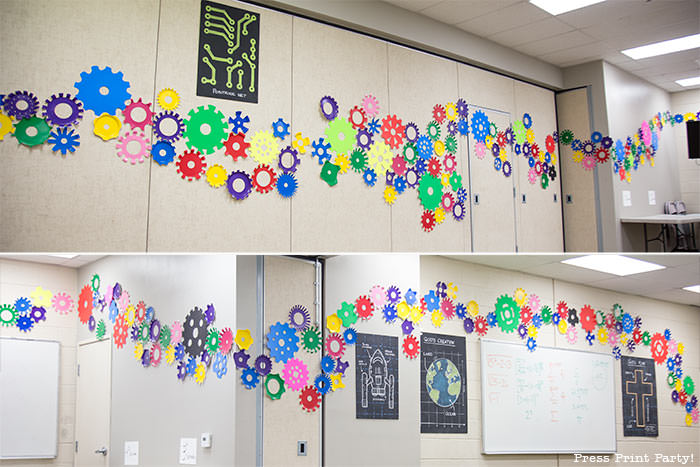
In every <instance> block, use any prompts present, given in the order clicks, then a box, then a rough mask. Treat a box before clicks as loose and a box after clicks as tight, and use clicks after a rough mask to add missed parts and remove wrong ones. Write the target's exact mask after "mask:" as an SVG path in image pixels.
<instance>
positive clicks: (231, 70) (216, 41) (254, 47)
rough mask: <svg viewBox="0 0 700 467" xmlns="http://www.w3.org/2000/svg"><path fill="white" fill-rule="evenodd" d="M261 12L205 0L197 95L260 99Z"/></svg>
mask: <svg viewBox="0 0 700 467" xmlns="http://www.w3.org/2000/svg"><path fill="white" fill-rule="evenodd" d="M259 53H260V15H259V14H258V13H253V12H250V11H246V10H241V9H240V8H234V7H231V6H226V5H221V4H219V3H214V2H209V1H206V0H204V1H202V8H201V12H200V20H199V59H198V62H197V95H198V96H206V97H216V98H217V99H230V100H234V101H243V102H254V103H257V102H258V88H259V83H258V55H259Z"/></svg>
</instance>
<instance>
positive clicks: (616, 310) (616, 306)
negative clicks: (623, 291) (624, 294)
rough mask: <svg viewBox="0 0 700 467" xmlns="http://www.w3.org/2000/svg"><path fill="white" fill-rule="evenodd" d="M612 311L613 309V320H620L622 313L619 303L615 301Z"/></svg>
mask: <svg viewBox="0 0 700 467" xmlns="http://www.w3.org/2000/svg"><path fill="white" fill-rule="evenodd" d="M612 311H613V316H615V321H621V320H622V314H623V313H624V310H623V309H622V306H621V305H620V304H619V303H616V304H614V305H613V309H612Z"/></svg>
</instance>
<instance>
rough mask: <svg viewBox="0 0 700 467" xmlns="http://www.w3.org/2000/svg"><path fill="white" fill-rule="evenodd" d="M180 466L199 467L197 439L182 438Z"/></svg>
mask: <svg viewBox="0 0 700 467" xmlns="http://www.w3.org/2000/svg"><path fill="white" fill-rule="evenodd" d="M179 458H180V464H185V465H197V438H180V456H179Z"/></svg>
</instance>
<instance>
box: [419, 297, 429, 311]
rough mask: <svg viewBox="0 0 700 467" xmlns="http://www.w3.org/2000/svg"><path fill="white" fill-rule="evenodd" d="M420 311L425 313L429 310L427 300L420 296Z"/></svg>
mask: <svg viewBox="0 0 700 467" xmlns="http://www.w3.org/2000/svg"><path fill="white" fill-rule="evenodd" d="M420 311H422V312H423V313H425V312H426V311H428V304H427V303H426V302H425V297H421V298H420Z"/></svg>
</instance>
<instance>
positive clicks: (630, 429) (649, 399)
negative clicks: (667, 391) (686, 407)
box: [620, 356, 659, 437]
mask: <svg viewBox="0 0 700 467" xmlns="http://www.w3.org/2000/svg"><path fill="white" fill-rule="evenodd" d="M620 367H621V368H620V369H621V374H622V424H623V432H624V435H625V436H651V437H654V436H659V415H658V410H657V401H656V370H655V368H654V360H652V359H651V358H639V357H627V356H623V357H622V359H621V360H620Z"/></svg>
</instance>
